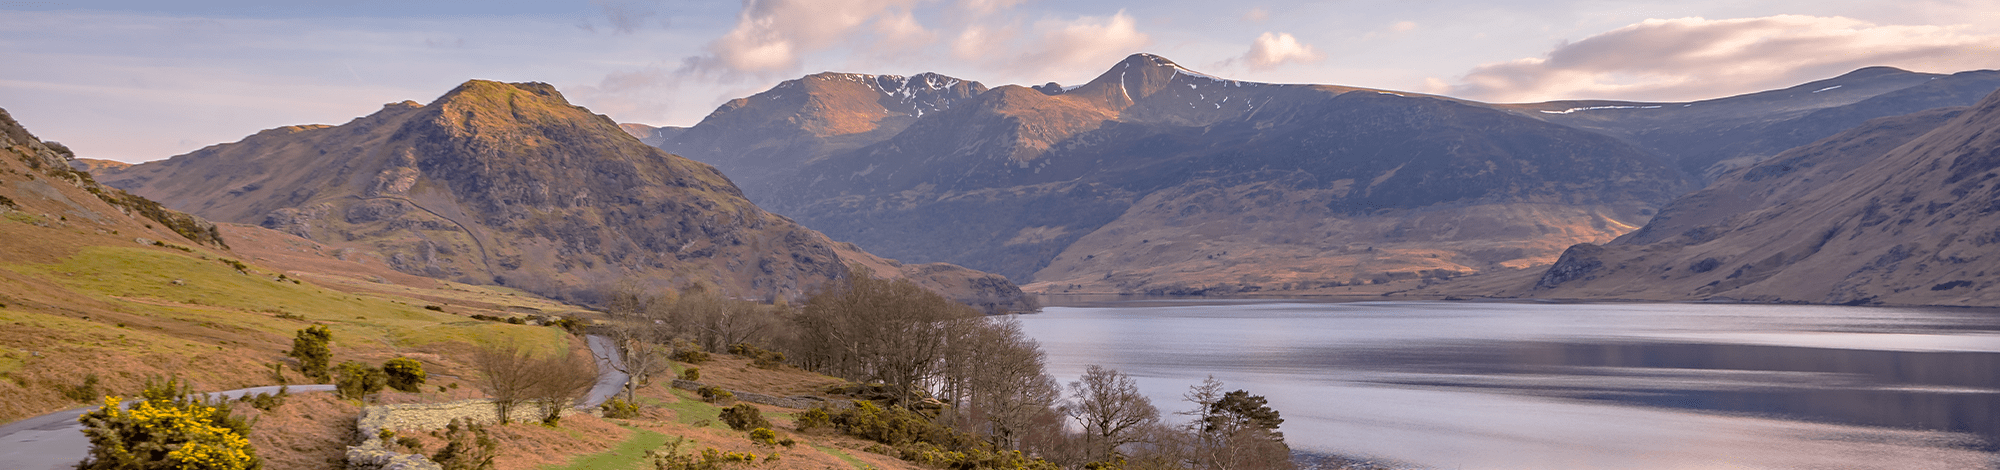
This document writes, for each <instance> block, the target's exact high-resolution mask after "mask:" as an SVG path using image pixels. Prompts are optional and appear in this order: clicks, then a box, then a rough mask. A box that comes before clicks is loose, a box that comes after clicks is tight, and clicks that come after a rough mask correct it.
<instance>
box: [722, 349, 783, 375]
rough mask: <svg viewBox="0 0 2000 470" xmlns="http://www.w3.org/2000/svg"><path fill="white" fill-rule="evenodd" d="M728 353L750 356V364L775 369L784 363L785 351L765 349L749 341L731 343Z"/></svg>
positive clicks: (760, 367)
mask: <svg viewBox="0 0 2000 470" xmlns="http://www.w3.org/2000/svg"><path fill="white" fill-rule="evenodd" d="M729 353H730V354H735V355H738V356H743V357H747V358H750V359H751V365H752V366H754V367H756V368H759V369H776V368H778V366H779V365H782V364H784V363H785V353H781V352H777V351H766V350H764V348H759V347H757V346H756V345H753V344H750V343H736V344H732V345H730V346H729Z"/></svg>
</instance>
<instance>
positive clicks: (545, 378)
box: [528, 353, 597, 424]
mask: <svg viewBox="0 0 2000 470" xmlns="http://www.w3.org/2000/svg"><path fill="white" fill-rule="evenodd" d="M529 362H530V364H532V366H531V367H530V370H532V371H533V372H534V374H535V375H536V376H537V377H539V378H540V379H539V380H538V381H537V383H536V384H535V386H534V387H532V388H530V389H529V390H528V396H529V398H530V399H533V400H535V401H536V402H537V403H539V404H540V405H541V407H542V410H541V411H542V423H543V424H556V422H557V421H560V420H561V419H562V412H563V410H566V409H569V408H570V407H571V406H573V405H575V404H576V402H577V400H581V399H583V397H584V395H585V394H586V393H589V392H590V387H591V386H592V385H596V384H597V370H596V366H595V365H594V364H593V363H592V361H591V360H590V359H589V357H587V356H584V355H583V354H580V353H573V354H563V355H559V356H555V357H543V358H534V359H530V361H529Z"/></svg>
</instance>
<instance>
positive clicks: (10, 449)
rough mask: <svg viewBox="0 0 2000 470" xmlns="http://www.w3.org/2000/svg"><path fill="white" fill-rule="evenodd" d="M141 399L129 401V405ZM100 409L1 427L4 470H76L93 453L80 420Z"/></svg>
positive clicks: (235, 393)
mask: <svg viewBox="0 0 2000 470" xmlns="http://www.w3.org/2000/svg"><path fill="white" fill-rule="evenodd" d="M291 391H292V392H294V393H297V392H330V391H333V386H332V385H293V386H292V387H291ZM258 393H278V387H251V388H245V389H240V390H230V391H225V392H215V393H210V394H209V397H210V398H211V399H212V398H215V397H218V396H220V397H226V398H229V399H232V400H234V399H236V398H238V397H242V396H243V395H245V394H253V395H254V394H258ZM137 401H138V400H129V401H126V402H125V404H126V405H131V404H132V403H136V402H137ZM95 409H97V407H96V406H85V407H80V408H74V409H70V410H65V411H58V412H55V413H49V414H45V415H41V416H36V417H33V418H28V419H24V420H20V421H15V422H12V423H7V424H6V425H4V426H0V469H6V470H63V469H70V468H76V463H77V462H78V461H82V460H83V457H84V455H85V454H88V453H90V439H89V438H86V437H84V436H83V423H79V422H77V421H76V418H77V417H79V416H83V414H84V413H88V412H90V411H91V410H95Z"/></svg>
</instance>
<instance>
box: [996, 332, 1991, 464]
mask: <svg viewBox="0 0 2000 470" xmlns="http://www.w3.org/2000/svg"><path fill="white" fill-rule="evenodd" d="M1023 324H1024V326H1025V327H1026V328H1027V330H1028V332H1029V333H1030V334H1031V335H1033V336H1035V337H1036V338H1037V339H1038V340H1040V341H1042V343H1043V347H1044V349H1046V350H1047V351H1049V353H1050V355H1051V362H1052V367H1051V369H1052V372H1054V373H1057V374H1058V375H1059V376H1063V377H1074V376H1075V375H1076V374H1078V373H1080V371H1081V370H1082V368H1083V367H1084V366H1085V365H1087V364H1092V363H1096V364H1105V365H1109V366H1112V367H1115V368H1118V369H1120V370H1123V371H1125V372H1128V373H1131V374H1134V375H1135V376H1138V377H1139V379H1140V384H1141V386H1142V387H1143V388H1144V389H1145V391H1146V392H1147V393H1148V394H1149V395H1150V396H1152V397H1153V399H1154V400H1155V402H1156V403H1158V404H1160V405H1161V407H1162V408H1163V409H1175V408H1179V407H1181V406H1180V404H1179V403H1176V400H1178V398H1179V394H1180V392H1181V391H1183V390H1185V388H1186V386H1188V385H1191V384H1193V383H1196V382H1199V381H1200V380H1201V378H1202V377H1203V376H1204V375H1207V374H1214V375H1216V376H1217V377H1218V378H1221V379H1223V380H1224V381H1226V382H1229V383H1230V385H1231V386H1232V388H1246V389H1250V390H1252V391H1254V392H1257V393H1260V394H1265V395H1266V396H1269V397H1270V398H1271V402H1272V404H1273V406H1274V407H1275V408H1278V409H1279V410H1281V411H1283V412H1284V413H1285V416H1286V419H1287V420H1286V423H1285V432H1286V435H1287V436H1288V437H1289V439H1290V440H1291V441H1292V442H1293V445H1294V446H1295V447H1301V448H1305V449H1311V450H1317V451H1326V452H1339V453H1345V454H1356V455H1368V456H1376V457H1384V458H1389V459H1394V460H1400V461H1407V462H1416V463H1421V464H1426V465H1432V466H1437V467H1444V468H1715V467H1718V466H1728V467H1738V468H1815V467H1825V468H1993V467H1994V461H1993V458H1994V457H1993V454H1992V451H1993V450H1994V449H1995V446H1994V444H1993V443H1995V442H2000V377H1996V374H1994V372H1995V371H2000V334H1996V332H2000V316H1996V315H1994V314H1993V313H1992V312H1990V311H1977V310H1964V309H1943V310H1926V309H1871V308H1847V307H1819V306H1803V307H1802V306H1739V305H1698V304H1643V305H1641V304H1612V305H1597V304H1580V305H1540V304H1467V303H1429V302H1390V303H1359V304H1304V303H1263V302H1250V303H1221V304H1214V303H1201V304H1195V303H1173V302H1166V303H1159V302H1154V303H1145V304H1136V305H1134V304H1113V305H1109V306H1096V307H1091V308H1074V307H1052V308H1050V309H1049V310H1048V311H1047V312H1045V313H1043V314H1040V315H1031V316H1028V317H1026V318H1024V323H1023Z"/></svg>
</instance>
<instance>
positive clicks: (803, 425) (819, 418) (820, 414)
mask: <svg viewBox="0 0 2000 470" xmlns="http://www.w3.org/2000/svg"><path fill="white" fill-rule="evenodd" d="M794 416H796V418H795V419H793V420H792V426H793V427H795V428H798V430H799V431H800V432H805V431H810V430H813V429H817V428H830V427H833V415H831V414H828V413H827V412H826V408H822V407H813V408H811V409H808V410H805V411H801V412H799V414H797V415H794Z"/></svg>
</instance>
